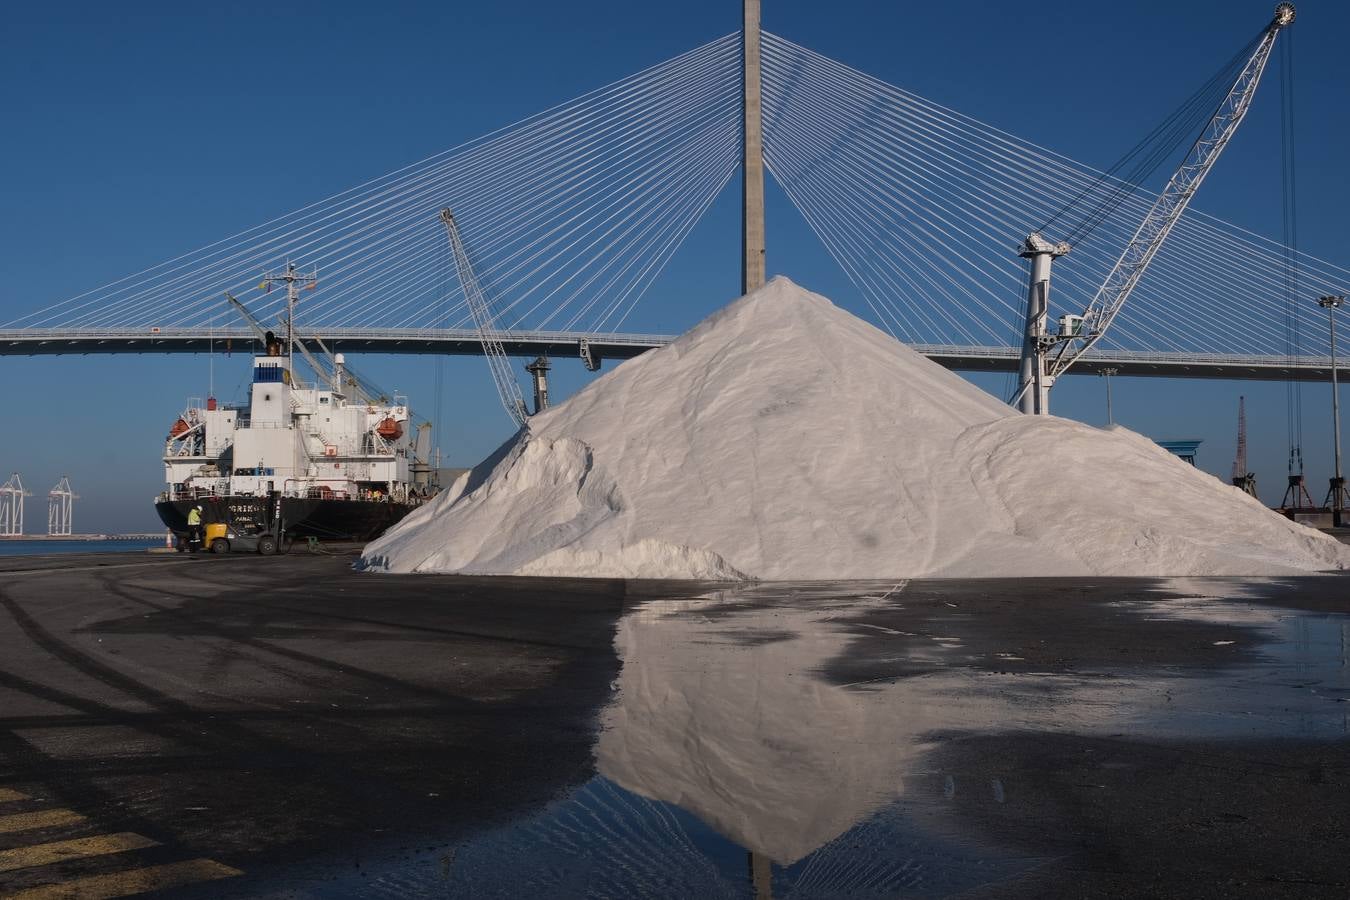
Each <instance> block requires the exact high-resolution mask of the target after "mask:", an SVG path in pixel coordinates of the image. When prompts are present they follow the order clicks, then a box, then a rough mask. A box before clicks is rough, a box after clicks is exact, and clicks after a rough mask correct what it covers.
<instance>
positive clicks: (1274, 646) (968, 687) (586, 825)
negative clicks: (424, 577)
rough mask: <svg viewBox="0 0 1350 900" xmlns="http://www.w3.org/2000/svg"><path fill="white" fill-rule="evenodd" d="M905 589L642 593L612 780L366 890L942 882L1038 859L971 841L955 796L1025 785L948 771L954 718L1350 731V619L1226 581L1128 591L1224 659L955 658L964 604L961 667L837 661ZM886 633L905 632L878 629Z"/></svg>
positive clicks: (970, 623) (979, 727) (936, 638)
mask: <svg viewBox="0 0 1350 900" xmlns="http://www.w3.org/2000/svg"><path fill="white" fill-rule="evenodd" d="M904 587H905V586H904V585H903V584H900V585H830V586H824V585H812V586H784V585H773V586H753V587H748V588H744V589H737V590H730V591H723V592H717V593H711V594H708V595H706V596H701V597H697V598H692V599H678V600H654V601H651V602H647V603H644V604H643V605H642V606H640V607H639V608H637V609H636V610H634V611H633V612H631V613H630V614H628V615H627V616H625V617H624V618H623V619H622V620H621V622H620V623H619V625H618V629H617V634H616V638H615V645H616V648H617V651H618V653H619V656H620V659H621V661H622V669H621V673H620V675H619V677H618V679H617V681H616V683H615V684H614V685H613V697H612V699H611V701H610V702H609V704H608V705H607V706H606V708H605V709H604V710H603V711H602V712H601V714H600V721H599V732H598V738H597V742H596V747H595V760H596V777H595V778H594V779H593V780H591V781H590V782H589V783H587V784H586V785H584V786H583V787H581V788H580V789H578V790H576V791H574V792H572V793H571V794H570V795H568V796H567V797H564V798H561V799H560V800H558V801H557V802H556V803H554V804H553V805H552V806H550V807H548V808H546V809H543V810H541V811H539V812H538V813H536V814H535V815H534V816H532V817H529V818H527V819H524V820H522V821H519V822H517V823H515V824H513V825H511V826H509V827H505V828H499V829H496V830H492V831H488V832H485V833H482V834H479V835H478V836H477V837H475V838H473V839H471V840H468V841H465V842H461V843H459V844H457V845H456V846H454V847H453V848H452V849H450V850H448V851H447V850H444V849H442V850H438V851H435V852H431V853H428V854H426V855H425V856H424V858H421V861H417V860H413V861H408V860H404V861H403V862H401V863H400V865H399V867H398V870H397V872H396V873H395V872H392V871H390V872H385V873H383V874H379V873H377V872H371V871H368V872H367V876H373V877H371V878H370V879H369V880H366V881H365V882H364V883H363V890H367V891H371V892H372V893H376V894H378V893H380V892H381V891H383V892H385V893H388V894H390V895H395V894H400V893H402V894H408V893H423V892H426V891H427V890H430V889H431V885H433V884H434V885H435V886H436V887H435V891H436V892H437V893H448V894H450V895H454V896H468V895H471V896H475V897H490V896H501V897H508V896H510V897H514V896H523V895H527V894H532V895H541V894H542V895H547V896H613V897H630V896H682V897H686V896H687V897H694V896H697V897H756V898H767V897H770V896H773V897H817V896H819V897H826V896H898V895H903V896H906V897H911V896H912V897H940V896H949V895H954V894H958V893H961V892H963V891H967V890H970V889H972V888H974V887H977V886H978V885H981V884H985V883H988V882H997V881H1001V880H1004V879H1007V878H1010V877H1012V876H1014V875H1016V874H1018V873H1020V872H1023V871H1026V870H1027V869H1029V868H1032V867H1034V866H1037V865H1039V864H1040V863H1042V862H1044V857H1043V855H1037V854H1035V853H1028V852H1027V851H1026V850H1025V849H1024V848H1023V849H1020V850H1019V849H1017V848H1011V847H1000V846H997V845H996V844H992V843H990V842H989V841H988V840H984V841H977V840H976V839H974V838H973V837H971V836H969V835H964V834H962V833H961V832H960V829H959V828H958V827H957V826H956V825H955V824H954V818H953V817H950V816H945V815H944V812H943V811H944V807H945V808H948V809H950V808H951V807H952V805H953V804H955V803H958V802H959V803H963V804H970V803H972V802H974V803H988V804H1000V805H1003V804H1016V803H1018V802H1019V796H1020V795H1019V791H1020V789H1021V785H1019V784H1018V783H1017V782H1016V775H1015V773H1012V774H1010V776H1009V777H1008V778H984V779H972V778H968V777H963V776H962V775H961V774H960V773H950V772H942V771H937V770H934V769H932V768H931V767H930V766H929V764H928V763H927V762H926V759H927V758H928V757H930V756H931V755H932V754H930V753H929V751H930V750H932V749H933V748H934V747H935V746H936V742H937V741H938V740H940V737H939V736H943V735H947V736H949V735H952V734H973V733H981V734H989V733H999V732H1013V731H1020V732H1053V733H1057V734H1074V735H1086V736H1119V735H1125V736H1127V737H1128V738H1130V739H1158V740H1169V739H1175V740H1185V739H1191V738H1196V737H1197V736H1203V737H1206V738H1211V739H1220V740H1223V739H1229V738H1231V739H1234V740H1245V739H1252V738H1302V739H1319V740H1322V739H1344V738H1346V737H1347V736H1350V702H1347V700H1350V683H1348V682H1347V671H1348V670H1347V644H1350V619H1348V618H1347V617H1346V616H1344V615H1330V614H1311V613H1303V612H1296V611H1292V610H1285V609H1276V608H1273V607H1263V606H1260V605H1259V604H1256V603H1254V602H1253V601H1252V600H1251V599H1250V598H1243V597H1241V596H1240V595H1237V594H1233V593H1229V594H1228V595H1227V596H1228V597H1235V596H1236V597H1238V599H1224V598H1223V596H1222V595H1216V594H1214V593H1213V592H1212V591H1215V590H1221V589H1222V590H1227V588H1217V587H1215V586H1214V585H1210V586H1208V588H1207V589H1206V590H1208V591H1210V592H1209V593H1206V591H1205V590H1197V588H1196V587H1195V585H1191V584H1188V585H1186V586H1185V588H1186V590H1185V591H1181V590H1180V586H1173V588H1172V589H1171V593H1169V597H1170V599H1166V600H1157V601H1150V600H1143V601H1130V603H1129V604H1127V605H1128V606H1130V608H1131V613H1132V614H1133V615H1135V616H1137V617H1138V619H1139V627H1141V628H1146V627H1148V622H1149V620H1150V619H1151V618H1153V619H1159V620H1161V619H1169V618H1170V619H1175V618H1177V617H1181V618H1182V619H1185V620H1187V621H1193V622H1198V623H1201V624H1211V625H1213V626H1214V632H1215V634H1214V639H1213V641H1212V642H1210V643H1211V644H1212V645H1213V646H1216V647H1218V648H1220V649H1221V650H1222V651H1223V653H1224V655H1222V656H1220V658H1219V660H1218V662H1217V663H1212V664H1211V663H1208V662H1207V663H1205V664H1204V665H1202V666H1192V667H1185V668H1183V667H1179V666H1174V665H1168V666H1161V667H1158V668H1154V669H1144V668H1138V667H1135V668H1127V667H1120V666H1111V667H1109V670H1108V669H1103V670H1101V671H1092V670H1085V669H1075V670H1074V671H1071V672H1040V673H1035V672H1026V671H1022V672H1016V673H1013V672H999V671H996V670H991V669H990V668H988V667H977V666H972V665H968V664H966V663H964V662H963V661H962V660H963V659H964V658H963V657H962V655H961V654H962V646H963V644H964V643H965V640H964V638H963V635H962V633H960V629H961V628H966V629H972V628H979V627H980V622H979V621H977V617H971V619H969V620H967V621H965V622H964V623H962V624H961V625H960V628H956V629H953V631H952V632H951V633H930V634H928V635H927V637H928V638H929V640H928V641H927V643H926V644H925V645H924V646H925V649H924V651H923V652H924V653H925V655H926V656H927V657H928V659H929V660H930V661H938V662H941V661H942V660H943V659H944V658H946V659H949V663H948V664H947V665H945V666H943V665H939V666H936V667H934V668H931V669H928V670H925V671H923V672H922V673H921V674H915V675H909V676H899V677H895V676H888V677H884V678H880V679H877V680H868V679H862V680H860V681H858V682H855V683H851V684H838V683H834V682H832V681H831V680H829V679H827V678H826V677H824V676H823V673H824V672H825V670H826V669H827V667H828V666H829V664H830V663H831V661H833V660H837V659H839V658H840V657H841V656H842V655H844V654H848V653H850V649H851V647H854V648H856V642H857V641H859V640H860V638H859V633H860V629H859V628H858V627H856V625H857V619H858V617H859V615H860V613H861V612H863V611H872V612H875V611H876V610H878V609H881V608H884V607H886V606H887V605H895V606H900V605H903V601H904V598H905V594H904ZM1101 602H1103V603H1104V605H1109V598H1103V599H1102V601H1101ZM947 605H948V606H951V605H952V604H947ZM1235 626H1236V627H1235ZM888 629H889V630H890V631H891V632H893V633H894V634H907V633H908V632H904V631H903V630H902V629H903V625H899V626H897V627H895V628H890V627H889V626H884V625H873V626H872V627H871V628H870V629H867V630H868V631H876V632H878V634H880V635H883V636H884V634H885V632H886V631H887V630H888ZM867 640H872V641H875V640H876V639H875V638H867ZM1253 644H1255V646H1253ZM873 646H875V645H873ZM882 646H885V645H882ZM906 646H909V647H911V649H910V650H908V651H906V652H913V650H912V644H910V645H906ZM872 652H875V650H873V651H872ZM995 655H996V656H997V655H998V654H995ZM1004 656H1005V657H1006V658H1015V655H1014V654H1013V653H1012V652H1011V651H1007V652H1005V653H1004Z"/></svg>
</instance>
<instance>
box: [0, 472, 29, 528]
mask: <svg viewBox="0 0 1350 900" xmlns="http://www.w3.org/2000/svg"><path fill="white" fill-rule="evenodd" d="M31 496H33V495H32V494H30V493H29V492H28V491H26V490H24V487H23V479H21V478H19V473H18V472H15V473H14V474H13V475H10V476H9V481H6V482H5V483H4V484H3V485H0V536H4V537H18V536H19V535H22V534H23V498H24V497H31Z"/></svg>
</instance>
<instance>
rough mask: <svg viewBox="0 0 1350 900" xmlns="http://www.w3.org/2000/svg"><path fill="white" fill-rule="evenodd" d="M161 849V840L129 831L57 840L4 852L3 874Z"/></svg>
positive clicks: (1, 852) (0, 854) (0, 853)
mask: <svg viewBox="0 0 1350 900" xmlns="http://www.w3.org/2000/svg"><path fill="white" fill-rule="evenodd" d="M158 846H159V841H153V840H151V839H150V838H148V837H141V836H140V835H139V834H132V833H131V832H129V831H124V832H121V833H120V834H100V835H96V836H94V837H86V838H75V839H74V840H70V841H53V842H51V843H50V844H34V845H33V846H31V847H16V848H15V849H13V850H0V872H12V871H14V870H15V869H27V868H31V867H33V866H50V865H51V864H52V863H59V862H65V861H66V860H68V859H84V858H85V857H89V856H104V855H106V854H108V853H125V852H126V851H128V850H141V849H144V848H145V847H158Z"/></svg>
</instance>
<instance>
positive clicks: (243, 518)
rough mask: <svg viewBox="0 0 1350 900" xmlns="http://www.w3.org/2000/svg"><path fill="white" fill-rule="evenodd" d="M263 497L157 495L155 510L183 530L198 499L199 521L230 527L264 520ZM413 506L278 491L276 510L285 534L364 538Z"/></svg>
mask: <svg viewBox="0 0 1350 900" xmlns="http://www.w3.org/2000/svg"><path fill="white" fill-rule="evenodd" d="M268 502H269V501H268V499H267V498H266V497H203V498H202V499H200V500H161V501H159V502H158V503H156V504H155V512H157V513H159V518H160V521H161V522H163V523H164V525H165V527H166V528H168V529H169V530H170V531H173V532H175V533H177V534H184V533H186V532H187V528H188V525H187V514H188V511H189V510H190V509H192V507H193V506H194V505H195V504H197V503H200V504H202V508H203V512H204V516H203V520H204V521H205V522H229V523H231V524H233V525H234V526H235V527H236V528H248V527H249V526H251V525H257V526H259V527H264V526H265V525H266V523H267V520H268V516H267V504H268ZM415 508H416V507H415V506H414V505H413V504H410V503H395V502H391V501H377V500H321V499H305V498H301V497H282V498H281V515H282V518H283V519H284V521H285V527H286V534H287V536H289V537H291V538H299V539H302V540H303V539H305V538H311V537H313V538H317V539H318V540H321V541H369V540H373V539H375V538H377V537H379V536H380V535H381V534H383V533H384V531H385V529H387V528H389V526H391V525H393V524H395V523H396V522H398V521H399V520H400V519H402V518H403V517H404V516H406V515H407V514H408V513H410V512H412V511H413V510H414V509H415Z"/></svg>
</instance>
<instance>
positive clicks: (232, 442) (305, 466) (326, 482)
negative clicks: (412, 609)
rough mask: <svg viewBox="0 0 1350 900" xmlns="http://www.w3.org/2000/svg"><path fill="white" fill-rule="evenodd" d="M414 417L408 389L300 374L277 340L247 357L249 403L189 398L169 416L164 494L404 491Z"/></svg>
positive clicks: (403, 495)
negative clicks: (349, 389) (386, 394)
mask: <svg viewBox="0 0 1350 900" xmlns="http://www.w3.org/2000/svg"><path fill="white" fill-rule="evenodd" d="M338 361H339V363H340V362H341V357H340V356H339V357H338ZM410 418H411V411H410V409H409V407H408V403H407V401H406V399H404V398H401V397H395V398H393V399H392V401H385V400H384V399H383V398H381V399H380V400H367V401H359V400H356V399H355V398H352V397H349V396H348V395H347V394H346V393H344V392H343V391H341V390H338V389H337V387H336V386H334V385H332V384H324V383H322V382H316V383H306V382H304V381H301V380H300V379H299V378H297V377H296V375H295V374H294V369H293V360H292V358H291V357H289V356H283V355H281V354H280V352H279V351H278V350H277V347H276V346H275V345H274V346H273V347H272V348H271V352H269V353H267V354H264V355H259V356H255V357H254V358H253V364H252V383H251V385H250V388H249V399H248V403H247V404H246V405H240V406H230V405H223V404H219V403H217V401H216V400H215V399H214V398H208V399H207V401H206V403H205V404H199V403H196V402H193V401H189V403H188V406H187V408H186V409H184V411H183V413H182V414H181V415H180V416H179V417H178V419H177V421H175V422H174V423H173V426H172V428H171V429H170V431H169V435H168V437H167V439H166V441H165V449H164V474H165V481H166V483H167V489H166V499H172V500H181V499H195V498H200V497H207V496H215V497H231V496H234V497H240V496H242V497H266V496H270V495H272V494H280V495H281V496H283V497H305V498H314V499H337V500H343V499H381V498H389V499H394V500H407V499H409V497H408V494H409V490H410V488H409V484H410V475H411V465H412V456H413V448H412V440H413V437H414V432H413V429H412V428H411V427H410V425H409V423H410Z"/></svg>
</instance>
